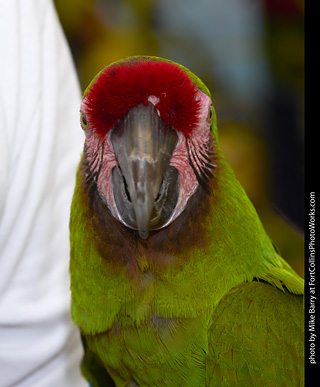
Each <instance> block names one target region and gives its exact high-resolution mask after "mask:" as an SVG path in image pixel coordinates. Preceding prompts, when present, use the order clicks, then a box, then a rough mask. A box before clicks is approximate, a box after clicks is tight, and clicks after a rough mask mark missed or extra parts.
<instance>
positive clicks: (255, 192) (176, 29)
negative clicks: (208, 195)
mask: <svg viewBox="0 0 320 387" xmlns="http://www.w3.org/2000/svg"><path fill="white" fill-rule="evenodd" d="M54 3H55V6H56V9H57V12H58V15H59V18H60V21H61V24H62V27H63V29H64V31H65V34H66V37H67V39H68V41H69V45H70V48H71V51H72V54H73V58H74V62H75V65H76V68H77V71H78V76H79V80H80V84H81V87H82V90H84V89H85V88H86V86H87V85H88V83H89V82H90V81H91V79H92V78H93V77H94V76H95V75H96V73H97V72H98V71H100V70H101V69H102V68H103V67H105V66H106V65H108V64H110V63H111V62H113V61H115V60H118V59H121V58H124V57H127V56H131V55H138V54H144V55H156V56H161V57H165V58H167V59H171V60H173V61H175V62H179V63H181V64H183V65H184V66H186V67H188V68H189V69H190V70H191V71H192V72H194V73H196V74H197V75H198V76H199V77H200V78H201V79H202V80H203V81H204V82H205V83H206V85H207V86H208V87H209V89H210V90H211V92H212V97H213V102H214V105H215V108H216V112H217V116H218V126H219V142H220V146H221V148H222V151H223V152H224V154H225V155H226V157H227V159H228V161H229V162H230V164H231V165H232V167H233V169H234V170H235V173H236V175H237V177H238V179H239V180H240V182H241V183H242V185H243V186H244V188H245V190H246V191H247V194H248V196H249V197H250V199H251V201H252V202H253V204H254V205H255V207H256V209H257V211H258V213H259V215H260V218H261V220H262V222H263V224H264V226H265V228H266V231H267V233H268V234H269V236H270V237H271V239H272V240H273V242H274V244H275V245H276V246H277V249H278V250H279V251H280V253H281V255H282V256H283V257H284V258H285V259H286V260H287V261H288V262H289V263H290V264H291V265H292V266H293V268H294V269H295V270H296V271H297V272H298V273H299V274H300V275H301V276H302V277H304V237H303V230H304V208H303V207H304V127H303V124H304V0H197V1H195V0H68V1H65V0H55V1H54Z"/></svg>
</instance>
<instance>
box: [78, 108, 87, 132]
mask: <svg viewBox="0 0 320 387" xmlns="http://www.w3.org/2000/svg"><path fill="white" fill-rule="evenodd" d="M80 123H81V127H82V129H83V130H87V129H88V127H89V124H88V120H87V117H86V115H85V114H84V113H83V112H81V113H80Z"/></svg>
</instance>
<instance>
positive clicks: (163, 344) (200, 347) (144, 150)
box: [70, 56, 304, 387]
mask: <svg viewBox="0 0 320 387" xmlns="http://www.w3.org/2000/svg"><path fill="white" fill-rule="evenodd" d="M80 121H81V126H82V129H83V130H84V133H85V144H84V150H83V154H82V157H81V161H80V165H79V168H78V173H77V180H76V186H75V191H74V197H73V202H72V207H71V218H70V242H71V259H70V273H71V292H72V303H71V314H72V318H73V321H74V323H75V324H76V325H77V326H78V327H79V328H80V330H81V335H82V338H83V344H84V348H85V356H84V359H83V362H82V366H81V367H82V373H83V375H84V376H85V378H86V379H87V380H88V382H90V383H91V385H92V386H108V385H115V386H140V387H142V386H195V387H201V386H277V387H278V386H301V385H302V384H303V380H304V371H303V368H304V360H303V356H304V353H303V347H304V335H303V326H304V313H303V286H304V281H303V279H301V278H300V277H299V276H298V275H297V274H296V273H295V272H294V270H293V269H292V268H291V267H290V266H289V265H288V264H287V263H286V262H285V260H284V259H283V258H281V256H280V255H279V253H278V252H277V250H276V248H275V247H274V245H273V243H272V242H271V240H270V239H269V237H268V235H267V234H266V232H265V230H264V228H263V226H262V224H261V221H260V219H259V217H258V215H257V212H256V210H255V209H254V207H253V205H252V204H251V202H250V201H249V199H248V197H247V195H246V193H245V192H244V190H243V188H242V187H241V185H240V184H239V182H238V181H237V179H236V177H235V175H234V172H233V171H232V169H231V167H230V166H229V164H228V163H227V161H226V160H225V158H224V156H223V155H222V153H221V151H220V148H219V142H218V133H217V117H216V114H215V110H214V106H213V103H212V100H211V95H210V92H209V90H208V88H207V87H206V86H205V85H204V83H203V82H202V81H201V80H200V79H199V78H198V77H197V76H196V75H194V74H193V73H191V72H190V71H189V70H188V69H187V68H185V67H183V66H182V65H180V64H176V63H174V62H172V61H169V60H166V59H162V58H158V57H147V56H135V57H130V58H126V59H124V60H120V61H117V62H115V63H112V64H111V65H109V66H108V67H106V68H104V69H103V70H102V71H101V72H100V73H99V74H98V75H97V76H96V77H95V78H94V79H93V80H92V82H91V83H90V85H89V86H88V87H87V89H86V90H85V92H84V96H83V100H82V103H81V106H80Z"/></svg>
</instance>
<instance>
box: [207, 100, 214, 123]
mask: <svg viewBox="0 0 320 387" xmlns="http://www.w3.org/2000/svg"><path fill="white" fill-rule="evenodd" d="M207 121H208V122H209V124H210V125H211V124H212V122H213V106H212V105H210V107H209V110H208V116H207Z"/></svg>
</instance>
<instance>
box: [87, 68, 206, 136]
mask: <svg viewBox="0 0 320 387" xmlns="http://www.w3.org/2000/svg"><path fill="white" fill-rule="evenodd" d="M196 92H197V89H196V86H195V85H193V84H192V81H191V80H190V78H189V77H188V75H187V74H186V73H185V72H184V71H183V70H181V69H180V68H179V67H178V66H176V65H175V64H173V63H168V62H162V61H152V60H140V61H136V62H132V63H130V62H126V63H122V64H120V65H119V64H118V65H113V66H111V67H107V68H106V69H105V70H104V71H103V72H102V73H101V75H100V76H99V77H98V78H97V80H96V81H95V82H94V83H93V85H92V86H91V87H90V91H89V93H88V94H87V95H86V96H85V98H84V106H85V113H86V114H87V116H88V121H89V125H90V127H91V128H94V129H95V130H96V132H97V134H98V135H99V136H100V137H101V138H104V136H105V134H106V133H107V132H108V131H109V130H110V129H112V128H113V127H114V126H116V125H117V124H118V122H119V120H120V119H121V117H123V116H124V115H125V114H126V113H127V112H128V111H129V110H130V109H131V108H132V107H134V106H137V105H139V104H140V103H144V104H148V97H149V96H150V95H153V96H156V97H158V98H159V102H158V103H157V104H156V108H157V109H158V110H159V112H160V116H161V118H162V119H163V120H164V121H165V122H166V123H167V124H168V125H169V126H171V127H172V128H175V129H176V130H178V131H180V132H182V133H183V134H184V135H186V136H188V135H189V134H190V133H191V131H192V129H193V127H194V126H195V124H196V123H197V120H198V111H199V102H198V101H197V100H195V95H196Z"/></svg>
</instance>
